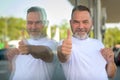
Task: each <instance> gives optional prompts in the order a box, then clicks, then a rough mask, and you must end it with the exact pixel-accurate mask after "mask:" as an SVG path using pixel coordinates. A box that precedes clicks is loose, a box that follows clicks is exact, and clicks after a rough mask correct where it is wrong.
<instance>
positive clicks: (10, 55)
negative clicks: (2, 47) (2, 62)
mask: <svg viewBox="0 0 120 80" xmlns="http://www.w3.org/2000/svg"><path fill="white" fill-rule="evenodd" d="M18 54H19V50H18V49H17V48H11V49H8V50H7V59H8V60H9V61H12V60H13V58H14V57H15V55H18Z"/></svg>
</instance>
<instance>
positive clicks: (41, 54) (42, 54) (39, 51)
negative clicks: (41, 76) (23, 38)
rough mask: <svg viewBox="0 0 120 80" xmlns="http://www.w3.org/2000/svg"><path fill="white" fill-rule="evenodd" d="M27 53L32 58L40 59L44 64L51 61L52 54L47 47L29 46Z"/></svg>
mask: <svg viewBox="0 0 120 80" xmlns="http://www.w3.org/2000/svg"><path fill="white" fill-rule="evenodd" d="M29 51H30V54H31V55H32V56H33V57H34V58H37V59H38V58H40V59H42V60H43V61H45V62H51V61H52V60H53V52H52V50H51V49H50V48H49V47H47V46H29Z"/></svg>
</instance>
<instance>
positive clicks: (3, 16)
mask: <svg viewBox="0 0 120 80" xmlns="http://www.w3.org/2000/svg"><path fill="white" fill-rule="evenodd" d="M80 1H81V2H83V3H85V2H88V3H89V6H90V5H91V4H93V5H92V7H93V8H95V9H97V8H96V6H95V5H96V4H97V2H98V3H99V1H103V5H102V6H103V7H104V8H101V13H102V14H100V13H99V12H98V14H99V16H98V15H97V17H99V19H100V20H98V19H97V18H96V17H94V16H96V15H95V14H94V12H95V11H93V12H92V13H93V18H94V21H95V23H96V24H94V26H93V29H92V30H91V32H90V37H92V38H97V39H100V40H101V41H102V42H103V43H104V45H105V47H110V48H114V47H117V48H120V21H118V22H108V21H109V19H110V18H111V16H108V15H109V14H110V12H107V9H109V7H105V3H108V4H109V2H111V3H110V4H112V1H114V0H0V60H4V59H6V57H5V56H4V55H3V54H4V52H5V51H6V49H8V48H13V47H17V46H18V41H19V40H20V39H21V36H22V35H21V30H22V29H23V28H25V27H26V11H27V9H28V8H30V7H31V6H39V7H42V8H44V9H45V10H46V12H47V18H48V20H49V25H48V27H47V28H46V33H47V36H48V37H49V38H51V39H54V40H56V41H57V42H59V41H60V40H61V39H64V38H66V31H67V29H69V28H70V25H69V20H70V17H71V11H72V8H73V7H74V6H75V4H78V3H77V2H80ZM104 1H105V2H104ZM107 1H108V2H107ZM117 1H118V0H116V2H117ZM92 2H93V3H92ZM95 2H96V3H95ZM85 4H86V3H85ZM116 5H117V3H116ZM116 5H114V6H113V7H117V6H116ZM111 6H112V5H111ZM97 7H98V9H100V8H99V4H98V6H97ZM89 8H90V9H91V11H92V10H93V9H92V8H91V7H89ZM117 8H118V7H117ZM113 10H116V9H113ZM118 10H119V9H117V11H118ZM98 11H99V10H98ZM102 11H103V12H102ZM114 13H117V12H115V11H114ZM113 15H114V14H113ZM101 16H102V17H101ZM115 16H116V15H115ZM116 17H117V16H116ZM118 17H120V15H119V16H118ZM95 18H96V19H95ZM96 20H97V21H99V22H101V23H102V24H100V25H97V21H96ZM95 26H96V27H95ZM98 26H99V27H98ZM97 27H98V28H97ZM96 30H98V31H96ZM98 32H99V33H100V34H98ZM27 36H28V35H27V33H26V38H27ZM5 65H7V63H6V62H4V61H0V80H8V76H9V72H8V71H9V70H7V69H8V68H7V67H8V66H5ZM118 70H119V71H120V69H118ZM6 73H7V74H6ZM118 73H119V72H118ZM119 79H120V78H119ZM119 79H117V78H116V79H115V80H119Z"/></svg>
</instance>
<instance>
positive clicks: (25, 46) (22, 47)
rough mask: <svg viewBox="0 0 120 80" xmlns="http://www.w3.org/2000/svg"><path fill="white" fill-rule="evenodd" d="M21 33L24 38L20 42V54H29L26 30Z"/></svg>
mask: <svg viewBox="0 0 120 80" xmlns="http://www.w3.org/2000/svg"><path fill="white" fill-rule="evenodd" d="M21 35H22V40H21V41H20V42H19V46H18V50H19V52H20V54H28V53H29V47H28V44H27V40H26V39H25V34H24V30H22V32H21Z"/></svg>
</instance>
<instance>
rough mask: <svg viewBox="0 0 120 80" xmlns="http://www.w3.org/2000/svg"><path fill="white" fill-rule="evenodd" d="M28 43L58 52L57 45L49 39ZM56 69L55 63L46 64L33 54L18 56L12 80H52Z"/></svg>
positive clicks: (29, 41)
mask: <svg viewBox="0 0 120 80" xmlns="http://www.w3.org/2000/svg"><path fill="white" fill-rule="evenodd" d="M27 41H28V43H29V44H30V45H45V46H48V47H49V48H51V49H52V50H53V51H54V52H55V51H56V47H57V43H56V42H55V41H53V40H50V39H48V38H41V39H38V40H33V39H29V40H27ZM54 67H55V66H54V61H53V62H52V63H46V62H44V61H43V60H41V59H35V58H34V57H33V56H32V55H31V54H29V55H18V56H17V57H16V60H15V71H14V74H13V79H12V80H51V77H52V75H53V72H54Z"/></svg>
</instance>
